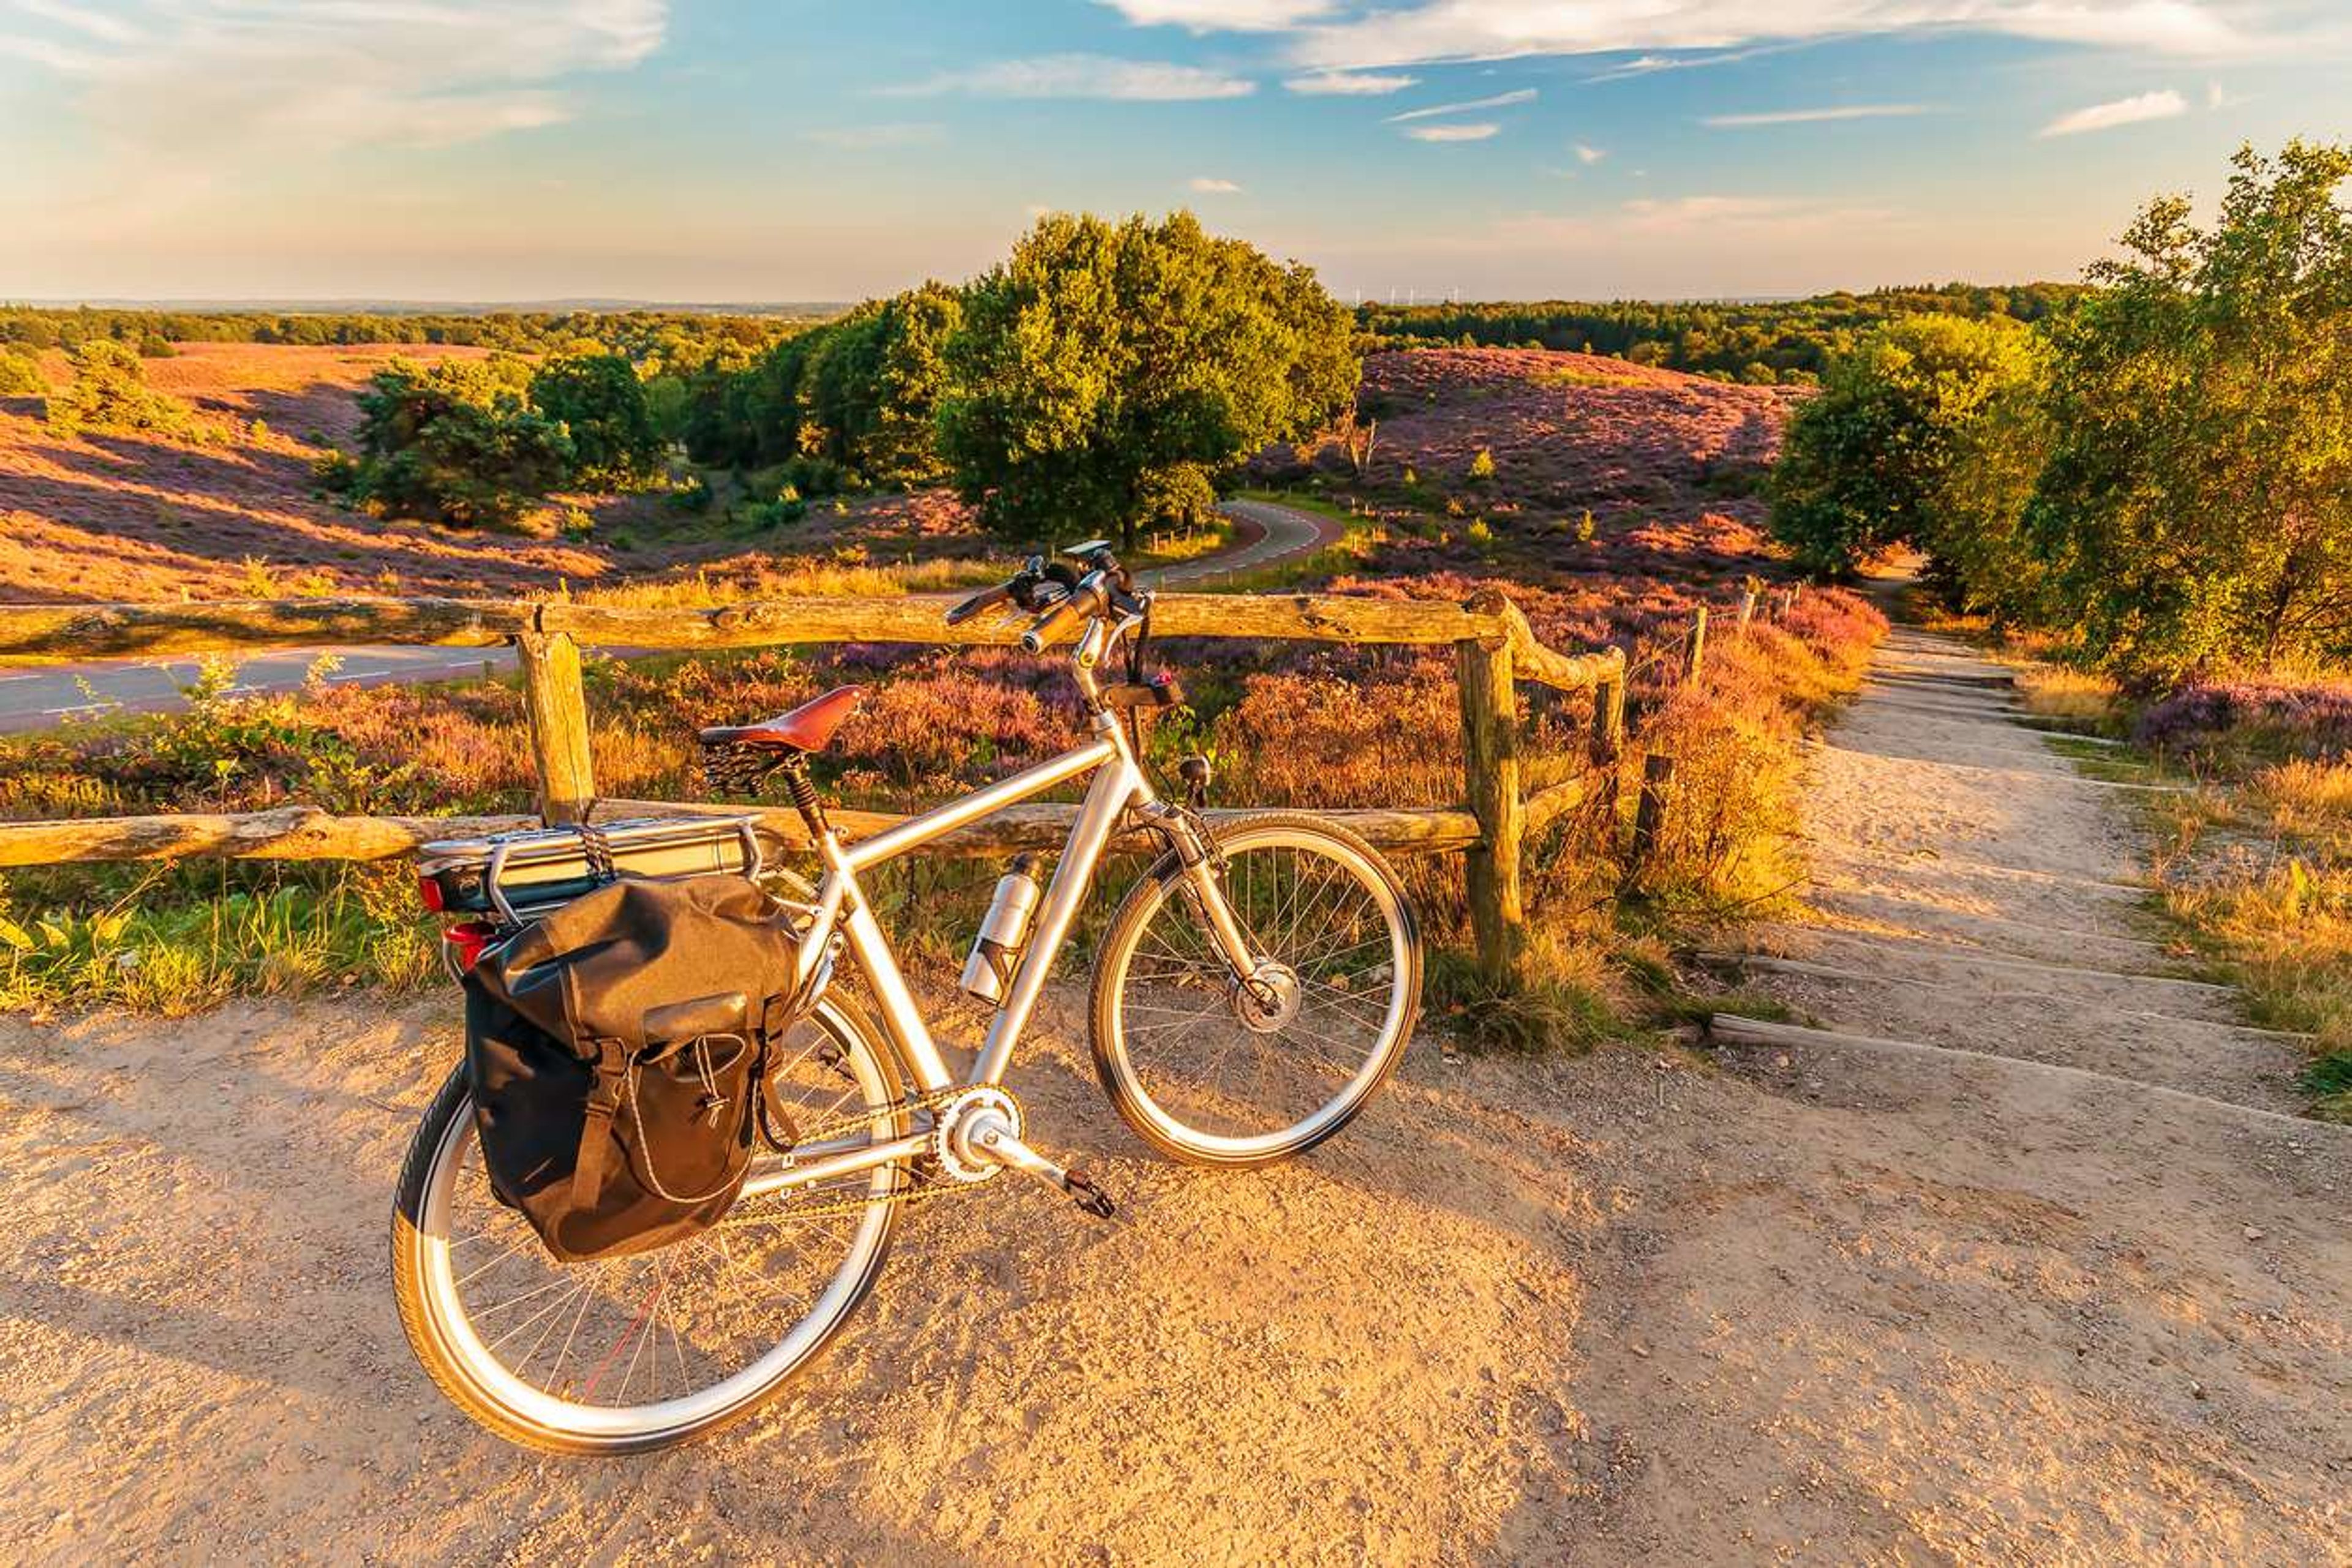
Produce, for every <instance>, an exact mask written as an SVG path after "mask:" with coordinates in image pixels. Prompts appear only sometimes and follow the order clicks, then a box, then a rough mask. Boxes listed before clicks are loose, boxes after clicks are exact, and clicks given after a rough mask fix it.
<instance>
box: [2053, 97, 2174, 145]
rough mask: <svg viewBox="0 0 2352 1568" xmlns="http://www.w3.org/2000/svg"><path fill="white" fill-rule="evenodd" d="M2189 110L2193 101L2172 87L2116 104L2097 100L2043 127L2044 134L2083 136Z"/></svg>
mask: <svg viewBox="0 0 2352 1568" xmlns="http://www.w3.org/2000/svg"><path fill="white" fill-rule="evenodd" d="M2188 112H2189V100H2187V99H2185V98H2183V97H2181V96H2180V95H2179V93H2177V92H2175V91H2173V90H2172V89H2170V88H2165V89H2161V90H2159V91H2156V92H2142V93H2136V94H2134V95H2133V96H2132V97H2130V98H2119V99H2116V100H2115V101H2114V102H2112V103H2095V104H2093V105H2091V106H2090V107H2089V108H2088V109H2078V110H2074V112H2073V113H2072V114H2062V115H2060V116H2059V117H2058V118H2057V119H2055V120H2053V121H2051V122H2050V123H2049V124H2047V125H2045V126H2043V127H2042V132H2041V133H2042V135H2043V136H2079V135H2081V134H2082V133H2083V132H2085V131H2112V130H2114V129H2115V128H2116V126H2118V125H2137V124H2139V123H2140V122H2141V121H2148V120H2170V119H2171V118H2172V117H2173V116H2175V115H2178V114H2186V113H2188Z"/></svg>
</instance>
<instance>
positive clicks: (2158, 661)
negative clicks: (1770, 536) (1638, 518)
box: [1773, 142, 2352, 685]
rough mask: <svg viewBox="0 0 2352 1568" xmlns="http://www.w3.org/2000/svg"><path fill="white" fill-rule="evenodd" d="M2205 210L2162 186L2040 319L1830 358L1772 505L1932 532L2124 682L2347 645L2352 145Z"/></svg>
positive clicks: (1846, 559)
mask: <svg viewBox="0 0 2352 1568" xmlns="http://www.w3.org/2000/svg"><path fill="white" fill-rule="evenodd" d="M2233 171H2234V172H2233V174H2232V175H2231V180H2230V184H2229V188H2228V190H2227V191H2226V193H2225V194H2224V195H2223V196H2222V199H2221V203H2220V205H2219V208H2218V211H2217V213H2216V216H2215V217H2214V219H2213V221H2212V223H2211V224H2210V226H2202V227H2200V226H2199V225H2197V224H2196V223H2195V222H2194V221H2193V220H2192V211H2193V209H2192V207H2191V205H2190V204H2189V200H2188V198H2186V197H2183V196H2166V197H2163V198H2161V199H2159V200H2158V201H2156V202H2153V203H2151V204H2150V205H2148V206H2147V208H2146V210H2144V211H2143V212H2142V213H2141V214H2140V215H2139V216H2138V218H2137V220H2136V221H2135V222H2134V223H2133V224H2132V225H2131V226H2130V228H2129V229H2128V230H2127V231H2126V233H2125V235H2124V236H2123V239H2122V247H2121V249H2122V255H2121V256H2120V258H2117V259H2115V260H2111V261H2103V262H2100V263H2098V264H2097V265H2095V266H2094V267H2092V268H2090V271H2089V278H2090V283H2091V285H2092V287H2091V289H2090V291H2089V292H2088V293H2086V294H2084V296H2083V297H2082V298H2081V300H2078V301H2077V302H2076V303H2075V305H2074V308H2073V309H2071V310H2066V311H2063V312H2060V313H2058V314H2057V315H2055V316H2053V317H2052V318H2051V319H2050V320H2049V321H2045V322H2043V323H2042V325H2041V326H2040V327H2039V328H2038V329H2037V330H2036V331H2034V332H2033V333H2032V334H2031V335H2029V334H2027V333H2025V332H2023V331H2019V330H2018V329H2016V328H2013V327H2006V326H1999V325H1996V324H1994V323H1992V322H1990V321H1988V322H1981V323H1969V322H1965V321H1954V320H1951V319H1949V318H1941V317H1932V316H1922V317H1916V318H1913V319H1911V320H1908V321H1902V322H1899V323H1897V324H1895V325H1894V326H1891V327H1888V328H1886V329H1885V330H1883V331H1880V332H1878V333H1876V334H1874V336H1872V337H1871V338H1869V339H1867V340H1866V341H1864V342H1863V343H1862V344H1861V345H1859V346H1858V347H1857V348H1856V349H1855V350H1854V351H1853V353H1849V354H1846V355H1844V356H1843V357H1841V358H1840V359H1838V360H1837V361H1835V362H1833V363H1832V365H1831V367H1830V370H1829V374H1828V376H1827V378H1826V381H1825V384H1824V385H1823V389H1822V395H1820V397H1818V398H1817V399H1815V400H1814V401H1813V402H1812V403H1811V404H1810V405H1808V406H1807V407H1806V408H1805V409H1804V410H1803V411H1802V412H1801V414H1800V415H1799V416H1797V418H1796V419H1795V420H1794V422H1793V423H1792V425H1791V426H1790V432H1789V438H1788V447H1787V451H1786V456H1785V457H1784V458H1783V461H1782V463H1781V466H1780V471H1779V472H1778V473H1777V474H1776V476H1775V480H1774V509H1773V522H1774V526H1775V528H1776V529H1777V530H1778V531H1780V534H1781V536H1782V537H1783V538H1784V539H1786V540H1787V541H1789V542H1790V543H1791V544H1793V545H1795V546H1796V548H1797V549H1798V551H1799V552H1800V554H1801V557H1802V558H1803V559H1804V560H1806V561H1807V562H1808V563H1811V564H1813V565H1816V566H1821V567H1825V568H1831V569H1837V568H1843V567H1844V566H1847V565H1850V564H1852V563H1853V562H1854V561H1855V560H1856V559H1857V558H1859V557H1860V556H1863V555H1865V554H1867V553H1869V552H1871V551H1873V550H1874V549H1876V548H1878V547H1880V546H1882V545H1885V544H1888V543H1893V542H1898V541H1901V542H1910V543H1913V544H1916V545H1918V546H1920V547H1921V548H1924V549H1926V550H1927V551H1928V552H1930V554H1931V556H1932V557H1933V561H1934V566H1933V570H1934V574H1935V577H1936V580H1937V583H1938V584H1939V585H1940V586H1941V587H1942V589H1943V591H1944V592H1945V595H1946V596H1947V597H1948V598H1949V599H1950V600H1952V601H1953V602H1954V603H1956V604H1958V605H1962V606H1964V607H1968V608H1971V609H1979V610H1989V611H1991V612H1992V613H1994V614H1996V615H1998V616H2002V617H2004V618H2006V619H2009V620H2011V621H2016V622H2022V623H2031V624H2039V625H2041V626H2045V627H2047V628H2050V629H2052V630H2053V631H2057V632H2060V633H2062V634H2063V635H2064V636H2066V637H2070V638H2072V639H2074V642H2075V643H2076V644H2077V646H2078V647H2080V648H2081V650H2082V651H2083V652H2084V655H2085V656H2086V657H2089V658H2094V659H2095V660H2096V661H2098V662H2100V663H2101V664H2103V665H2105V667H2106V668H2110V669H2112V670H2114V671H2116V672H2117V673H2119V674H2121V675H2123V676H2125V677H2126V679H2131V680H2133V681H2135V682H2138V683H2143V684H2149V685H2155V684H2162V683H2166V682H2169V681H2172V680H2176V679H2179V678H2180V677H2182V676H2184V675H2186V674H2189V673H2190V672H2192V671H2195V670H2198V669H2200V668H2213V667H2221V666H2230V665H2242V664H2261V665H2264V666H2269V665H2274V664H2276V663H2279V662H2281V661H2285V660H2294V659H2298V658H2315V657H2341V656H2344V655H2346V654H2352V212H2347V209H2346V206H2345V205H2344V201H2343V196H2342V193H2343V189H2344V186H2345V184H2346V183H2347V180H2352V150H2347V149H2346V148H2342V147H2336V146H2326V145H2318V144H2314V143H2310V142H2289V143H2288V144H2287V145H2286V146H2285V147H2284V149H2283V150H2282V151H2281V152H2280V153H2279V154H2278V155H2277V157H2275V158H2265V157H2263V156H2262V155H2260V154H2258V153H2255V152H2254V151H2253V150H2252V149H2251V148H2245V149H2242V150H2241V151H2240V152H2239V153H2238V154H2237V156H2236V158H2235V159H2234V160H2233Z"/></svg>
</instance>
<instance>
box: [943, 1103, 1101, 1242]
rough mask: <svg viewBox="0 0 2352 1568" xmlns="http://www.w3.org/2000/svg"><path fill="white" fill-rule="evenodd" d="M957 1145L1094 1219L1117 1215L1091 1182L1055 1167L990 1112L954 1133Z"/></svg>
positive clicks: (1075, 1173)
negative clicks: (1058, 1193) (1052, 1191)
mask: <svg viewBox="0 0 2352 1568" xmlns="http://www.w3.org/2000/svg"><path fill="white" fill-rule="evenodd" d="M957 1131H958V1138H957V1142H959V1143H961V1145H962V1146H963V1148H964V1149H965V1150H966V1151H968V1152H970V1153H971V1154H973V1155H975V1156H977V1157H978V1158H980V1159H982V1160H985V1161H987V1162H989V1163H992V1164H996V1165H1003V1166H1004V1167H1005V1168H1006V1169H1008V1170H1013V1171H1020V1172H1024V1173H1027V1174H1029V1175H1032V1176H1034V1177H1036V1178H1037V1179H1038V1180H1039V1181H1041V1182H1051V1183H1052V1184H1054V1185H1055V1186H1057V1187H1059V1188H1061V1189H1062V1191H1064V1192H1066V1193H1067V1194H1069V1195H1070V1199H1071V1201H1072V1202H1074V1203H1076V1205H1078V1207H1080V1208H1082V1209H1084V1210H1085V1211H1086V1212H1087V1213H1088V1214H1090V1215H1094V1216H1095V1217H1096V1218H1097V1219H1108V1218H1110V1217H1111V1215H1114V1214H1116V1213H1118V1205H1116V1204H1114V1203H1112V1202H1111V1201H1110V1197H1109V1195H1108V1194H1106V1193H1105V1192H1104V1191H1103V1190H1102V1189H1101V1188H1100V1187H1098V1186H1097V1185H1095V1184H1094V1179H1093V1178H1092V1177H1090V1176H1088V1175H1087V1173H1085V1172H1083V1171H1073V1170H1066V1169H1065V1168H1063V1167H1062V1166H1060V1165H1056V1164H1055V1163H1054V1162H1053V1161H1051V1160H1048V1159H1047V1158H1045V1155H1043V1154H1040V1153H1039V1152H1037V1151H1036V1150H1034V1149H1032V1148H1031V1147H1029V1145H1028V1144H1026V1143H1024V1142H1022V1141H1021V1140H1020V1139H1019V1138H1018V1137H1017V1136H1015V1135H1014V1133H1013V1128H1012V1126H1011V1125H1010V1124H1009V1123H1008V1122H1006V1121H1005V1120H1004V1119H1003V1117H1001V1116H999V1115H997V1114H995V1113H994V1112H993V1111H982V1112H981V1113H980V1114H979V1115H977V1116H974V1117H973V1118H972V1119H971V1124H970V1128H969V1130H968V1131H967V1130H965V1129H961V1128H960V1129H958V1130H957Z"/></svg>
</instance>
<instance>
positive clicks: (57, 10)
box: [16, 0, 146, 44]
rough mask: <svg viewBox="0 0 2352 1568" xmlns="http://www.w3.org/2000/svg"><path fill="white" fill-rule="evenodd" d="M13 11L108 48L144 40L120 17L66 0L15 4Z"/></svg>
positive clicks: (22, 0)
mask: <svg viewBox="0 0 2352 1568" xmlns="http://www.w3.org/2000/svg"><path fill="white" fill-rule="evenodd" d="M16 9H17V10H19V11H22V12H24V13H25V14H26V16H37V17H38V18H40V19H41V20H42V21H44V22H55V23H56V24H57V25H58V26H60V27H67V28H70V29H71V30H73V31H74V32H77V33H86V34H88V35H89V37H93V38H100V39H103V40H105V41H106V42H107V43H110V44H131V43H136V42H138V41H139V40H140V39H141V38H142V37H146V34H145V33H144V32H143V31H142V29H141V28H140V27H139V26H138V25H137V24H136V23H133V22H130V21H126V20H125V19H124V18H122V17H121V16H109V15H108V14H107V13H105V12H103V11H94V10H92V9H90V8H89V6H87V5H68V4H67V3H66V0H16Z"/></svg>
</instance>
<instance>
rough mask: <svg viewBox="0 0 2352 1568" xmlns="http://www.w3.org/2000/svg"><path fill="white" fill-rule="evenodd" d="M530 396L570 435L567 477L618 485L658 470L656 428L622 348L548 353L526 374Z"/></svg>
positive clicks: (659, 457)
mask: <svg viewBox="0 0 2352 1568" xmlns="http://www.w3.org/2000/svg"><path fill="white" fill-rule="evenodd" d="M530 404H531V406H532V407H533V408H535V409H537V410H538V411H539V413H540V414H541V415H542V416H545V417H546V418H549V419H552V420H554V421H555V422H556V423H558V424H560V425H562V426H563V427H564V432H565V434H566V435H567V436H568V437H570V439H571V442H572V475H571V479H570V482H571V483H573V484H577V485H581V486H583V487H585V488H588V489H622V488H624V487H625V486H628V485H632V484H637V483H640V482H642V481H644V480H645V479H648V478H650V477H651V476H652V475H654V474H655V473H656V472H658V471H659V470H660V468H661V464H662V452H663V441H662V437H661V434H660V431H659V430H658V428H657V427H656V424H655V421H654V412H653V406H652V405H651V404H650V403H649V402H648V401H647V399H646V386H645V383H644V382H642V381H640V380H639V379H638V377H637V371H636V367H635V365H633V364H631V363H629V358H628V356H627V355H626V354H617V353H604V352H603V351H602V350H597V349H593V348H592V349H591V350H590V352H587V353H566V354H562V355H559V356H558V357H556V358H553V359H550V360H548V361H547V362H546V363H543V364H541V366H540V367H539V369H538V370H537V371H536V372H534V373H533V374H532V375H531V378H530Z"/></svg>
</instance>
